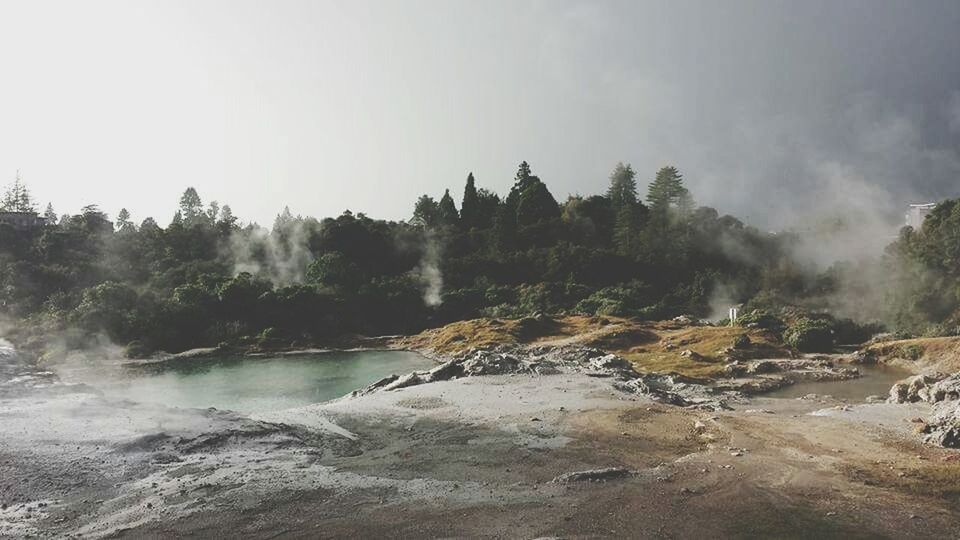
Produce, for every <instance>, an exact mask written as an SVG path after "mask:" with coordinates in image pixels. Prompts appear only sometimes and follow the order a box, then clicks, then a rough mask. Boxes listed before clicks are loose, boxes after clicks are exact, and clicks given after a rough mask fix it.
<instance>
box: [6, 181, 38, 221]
mask: <svg viewBox="0 0 960 540" xmlns="http://www.w3.org/2000/svg"><path fill="white" fill-rule="evenodd" d="M0 210H3V211H5V212H36V211H37V208H36V205H34V202H33V197H32V196H31V195H30V190H29V189H28V188H27V186H26V184H24V183H23V181H21V180H20V173H19V172H18V173H17V177H16V179H15V180H14V181H13V184H11V185H10V187H8V188H7V190H6V191H5V192H4V194H3V199H2V200H0Z"/></svg>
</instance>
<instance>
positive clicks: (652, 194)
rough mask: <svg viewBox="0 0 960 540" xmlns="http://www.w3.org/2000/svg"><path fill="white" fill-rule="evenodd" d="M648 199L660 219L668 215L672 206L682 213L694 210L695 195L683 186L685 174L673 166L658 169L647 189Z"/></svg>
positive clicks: (652, 209) (655, 214) (686, 213)
mask: <svg viewBox="0 0 960 540" xmlns="http://www.w3.org/2000/svg"><path fill="white" fill-rule="evenodd" d="M647 201H648V202H649V203H650V210H651V211H652V212H653V214H654V216H656V217H657V218H659V219H662V218H665V217H667V216H668V215H669V211H670V209H671V208H674V209H677V210H678V211H679V212H680V213H681V215H688V214H689V213H690V212H691V211H692V210H693V197H691V196H690V192H689V191H687V188H685V187H684V186H683V175H681V174H680V171H678V170H677V168H676V167H673V166H667V167H663V168H662V169H660V170H659V171H657V176H656V178H655V179H654V181H653V182H651V183H650V186H649V189H648V191H647Z"/></svg>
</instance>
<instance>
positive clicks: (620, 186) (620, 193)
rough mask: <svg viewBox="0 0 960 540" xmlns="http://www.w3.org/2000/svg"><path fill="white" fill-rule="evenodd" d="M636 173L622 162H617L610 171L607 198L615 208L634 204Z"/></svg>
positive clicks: (635, 200)
mask: <svg viewBox="0 0 960 540" xmlns="http://www.w3.org/2000/svg"><path fill="white" fill-rule="evenodd" d="M635 178H636V173H635V172H633V168H632V167H631V166H630V165H629V164H627V165H624V164H623V162H620V163H617V166H616V167H614V169H613V172H612V173H610V187H609V188H608V189H607V198H609V199H610V202H611V203H612V205H613V208H614V209H615V210H617V209H619V208H620V207H622V206H623V205H625V204H627V205H634V204H636V203H637V181H636V179H635Z"/></svg>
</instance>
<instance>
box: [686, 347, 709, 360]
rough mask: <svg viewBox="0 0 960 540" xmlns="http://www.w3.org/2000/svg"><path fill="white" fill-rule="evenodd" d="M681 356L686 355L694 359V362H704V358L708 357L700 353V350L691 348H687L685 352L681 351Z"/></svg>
mask: <svg viewBox="0 0 960 540" xmlns="http://www.w3.org/2000/svg"><path fill="white" fill-rule="evenodd" d="M680 356H682V357H684V358H689V359H691V360H693V361H694V362H703V361H704V360H706V358H704V356H703V355H702V354H700V353H698V352H696V351H691V350H690V349H686V350H684V351H683V352H681V353H680Z"/></svg>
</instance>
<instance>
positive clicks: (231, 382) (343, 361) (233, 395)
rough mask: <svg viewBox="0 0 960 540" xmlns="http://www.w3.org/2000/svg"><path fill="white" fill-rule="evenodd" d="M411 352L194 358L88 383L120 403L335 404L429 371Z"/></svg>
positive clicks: (261, 408) (254, 407)
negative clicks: (391, 378)
mask: <svg viewBox="0 0 960 540" xmlns="http://www.w3.org/2000/svg"><path fill="white" fill-rule="evenodd" d="M434 365H435V364H434V363H433V362H432V361H431V360H429V359H428V358H426V357H424V356H421V355H419V354H416V353H412V352H406V351H359V352H329V353H322V354H315V355H309V356H287V357H275V358H249V357H237V358H217V359H190V360H182V361H177V362H173V363H170V364H165V365H152V366H140V367H135V368H125V369H123V370H121V371H120V372H119V373H116V372H114V373H110V374H109V376H104V374H102V373H101V374H99V375H98V379H97V380H88V381H84V382H87V383H88V384H91V385H93V386H95V387H97V388H98V389H100V390H102V391H103V392H104V393H105V394H106V395H107V396H108V397H110V398H114V399H129V400H131V401H136V402H141V403H158V404H164V405H169V406H173V407H197V408H206V407H216V408H218V409H229V410H233V411H237V412H241V413H253V412H265V411H277V410H282V409H289V408H291V407H299V406H303V405H309V404H311V403H319V402H322V401H329V400H331V399H335V398H338V397H341V396H344V395H346V394H349V393H350V392H351V391H353V390H356V389H358V388H363V387H364V386H367V385H369V384H371V383H373V382H376V381H377V380H379V379H382V378H383V377H386V376H388V375H391V374H398V375H400V374H405V373H409V372H411V371H415V370H420V369H429V368H431V367H433V366H434Z"/></svg>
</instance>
